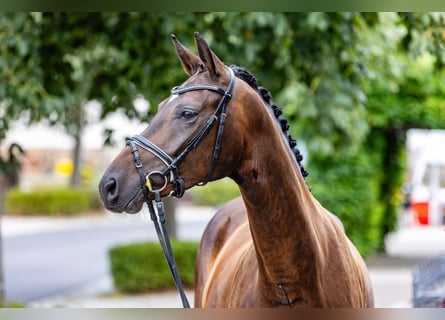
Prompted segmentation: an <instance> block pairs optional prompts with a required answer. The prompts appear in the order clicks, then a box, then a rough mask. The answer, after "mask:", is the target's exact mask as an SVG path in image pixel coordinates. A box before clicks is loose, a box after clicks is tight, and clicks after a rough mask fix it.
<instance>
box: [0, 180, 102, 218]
mask: <svg viewBox="0 0 445 320" xmlns="http://www.w3.org/2000/svg"><path fill="white" fill-rule="evenodd" d="M97 198H98V196H97V192H94V191H91V190H81V189H75V188H71V187H67V186H63V187H60V186H58V187H40V188H37V189H35V190H32V191H30V192H25V191H21V190H20V189H12V190H10V191H9V192H8V193H7V194H6V196H5V209H6V212H7V213H9V214H11V215H19V216H42V215H43V216H64V215H76V214H79V213H83V212H85V211H87V210H90V209H92V210H94V209H97V207H98V205H99V204H98V200H97Z"/></svg>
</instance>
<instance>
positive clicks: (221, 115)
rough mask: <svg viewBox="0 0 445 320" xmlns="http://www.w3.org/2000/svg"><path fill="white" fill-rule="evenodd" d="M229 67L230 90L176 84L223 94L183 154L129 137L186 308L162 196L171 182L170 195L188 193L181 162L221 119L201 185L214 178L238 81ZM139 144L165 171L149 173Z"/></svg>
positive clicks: (177, 90)
mask: <svg viewBox="0 0 445 320" xmlns="http://www.w3.org/2000/svg"><path fill="white" fill-rule="evenodd" d="M227 69H228V70H229V74H230V80H229V84H228V86H227V89H226V90H224V89H221V88H219V87H217V86H214V85H210V84H198V85H192V86H188V87H174V88H173V89H172V90H171V93H172V94H176V95H179V94H183V93H186V92H190V91H197V90H208V91H214V92H217V93H219V94H221V95H222V98H221V100H220V101H219V104H218V106H217V108H216V109H215V112H214V113H213V114H212V115H211V116H210V117H209V118H208V119H207V121H206V123H205V125H204V126H203V127H202V128H201V129H200V130H199V131H198V132H197V133H196V134H195V135H194V136H193V137H192V138H191V139H190V140H189V142H188V143H187V145H186V146H185V148H184V149H183V150H182V152H181V153H179V155H178V156H177V157H176V158H175V159H173V158H172V157H170V156H169V155H168V154H167V153H166V152H165V151H164V150H162V149H161V148H159V147H158V146H157V145H155V144H154V143H152V142H151V141H149V140H147V139H145V138H144V137H142V136H140V135H135V136H133V137H132V138H131V139H130V140H129V141H127V145H128V146H129V147H130V150H131V153H132V154H133V159H134V164H135V167H136V170H137V172H138V174H139V180H140V185H141V190H142V193H143V195H144V200H145V202H146V203H147V206H148V209H149V211H150V218H151V220H152V221H153V224H154V226H155V229H156V233H157V235H158V239H159V242H160V244H161V247H162V251H163V253H164V256H165V259H166V260H167V264H168V267H169V269H170V272H171V274H172V277H173V280H174V282H175V284H176V287H177V288H178V291H179V295H180V296H181V300H182V305H183V307H184V308H190V304H189V302H188V300H187V297H186V295H185V293H184V289H183V286H182V282H181V279H180V277H179V273H178V269H177V267H176V262H175V258H174V255H173V250H172V247H171V243H170V237H169V235H168V232H167V227H166V224H165V212H164V205H163V203H162V199H161V191H163V190H164V189H165V188H166V187H167V185H168V183H169V182H170V183H172V185H173V191H172V192H171V193H170V196H175V197H177V198H180V197H182V196H183V195H184V192H185V187H184V180H183V179H182V178H181V177H180V176H179V172H178V165H179V164H180V163H181V162H182V161H183V160H184V158H185V157H186V156H187V155H188V154H189V153H190V152H191V151H192V150H193V149H195V148H196V147H197V146H198V145H199V144H200V143H201V141H202V140H203V139H204V138H205V137H206V136H207V135H208V133H209V132H210V130H211V129H212V127H213V126H214V125H215V123H216V122H217V121H218V119H219V126H218V131H217V135H216V140H215V145H214V147H213V154H212V160H211V163H210V167H209V171H208V173H207V176H206V177H205V178H204V180H203V181H202V182H200V183H198V185H200V186H202V185H205V184H207V182H208V181H209V180H210V179H211V177H212V175H213V172H214V170H215V166H216V161H217V160H218V157H219V152H220V149H221V141H222V136H223V131H224V124H225V118H226V111H227V105H228V103H229V101H230V99H231V98H232V91H233V87H234V84H235V75H234V72H233V70H232V69H231V68H227ZM137 146H139V147H141V148H143V149H144V150H146V151H149V152H151V153H152V154H154V155H155V156H156V157H157V158H159V159H160V160H161V161H162V162H163V163H164V164H165V166H166V168H165V169H164V171H162V172H161V171H157V170H155V171H151V172H149V173H147V174H145V172H144V170H143V164H142V161H141V156H140V154H139V151H138V148H137ZM154 176H160V177H163V178H164V184H163V185H162V187H160V188H158V189H154V188H153V185H152V181H151V179H150V177H154ZM150 195H152V196H153V198H154V200H150ZM153 202H154V203H155V205H156V210H155V208H154V205H153ZM156 212H157V214H156Z"/></svg>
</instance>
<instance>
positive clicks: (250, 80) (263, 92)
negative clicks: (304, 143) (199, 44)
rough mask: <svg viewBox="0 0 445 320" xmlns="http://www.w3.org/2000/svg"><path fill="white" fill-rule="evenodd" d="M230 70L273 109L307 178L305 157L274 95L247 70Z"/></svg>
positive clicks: (301, 170) (235, 68)
mask: <svg viewBox="0 0 445 320" xmlns="http://www.w3.org/2000/svg"><path fill="white" fill-rule="evenodd" d="M230 68H231V69H232V70H233V72H234V73H235V76H236V77H238V78H239V79H241V80H243V81H244V82H246V83H247V84H248V85H249V86H250V87H251V88H252V89H254V90H255V91H256V92H257V93H258V94H259V95H260V97H261V98H262V99H263V100H264V102H265V103H266V104H267V105H268V106H269V107H270V108H272V111H273V114H274V115H275V118H277V121H278V123H279V124H280V127H281V130H282V131H283V133H284V134H285V135H286V137H287V140H288V143H289V147H290V148H291V150H292V151H293V153H294V155H295V159H296V160H297V164H298V167H299V168H300V172H301V174H302V175H303V178H305V177H307V176H308V175H309V172H307V171H306V170H305V169H304V167H303V164H302V161H303V155H302V154H301V152H300V150H299V149H298V148H297V141H296V140H295V139H293V138H292V136H291V135H290V134H289V129H290V125H289V122H288V121H287V119H286V118H285V117H284V115H283V109H282V108H280V107H278V106H277V105H276V104H275V103H273V101H272V94H271V93H270V92H269V91H268V90H267V89H266V88H263V87H260V86H258V82H257V79H256V77H255V76H254V75H253V74H252V73H250V72H249V71H248V70H247V69H245V68H242V67H239V66H236V65H231V66H230Z"/></svg>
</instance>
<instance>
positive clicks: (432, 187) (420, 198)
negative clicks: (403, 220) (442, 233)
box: [411, 148, 445, 225]
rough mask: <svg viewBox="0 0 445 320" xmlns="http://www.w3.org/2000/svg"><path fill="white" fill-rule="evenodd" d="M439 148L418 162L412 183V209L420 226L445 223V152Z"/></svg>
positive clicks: (424, 154)
mask: <svg viewBox="0 0 445 320" xmlns="http://www.w3.org/2000/svg"><path fill="white" fill-rule="evenodd" d="M440 149H441V148H438V149H436V150H434V151H430V152H425V153H423V154H422V155H421V156H420V157H419V159H418V160H417V161H416V163H415V166H414V170H413V179H412V183H411V188H412V189H411V208H412V209H413V211H414V217H415V219H416V220H417V222H419V223H420V224H429V225H442V224H444V222H445V219H444V217H445V152H442V151H441V150H440Z"/></svg>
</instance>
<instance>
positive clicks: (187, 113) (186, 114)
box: [181, 110, 198, 120]
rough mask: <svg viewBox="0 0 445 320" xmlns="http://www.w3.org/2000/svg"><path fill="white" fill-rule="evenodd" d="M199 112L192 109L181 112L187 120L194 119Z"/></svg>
mask: <svg viewBox="0 0 445 320" xmlns="http://www.w3.org/2000/svg"><path fill="white" fill-rule="evenodd" d="M197 114H198V113H197V112H196V111H192V110H183V111H182V112H181V117H182V118H183V119H186V120H190V119H193V118H194V117H195V116H196V115H197Z"/></svg>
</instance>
